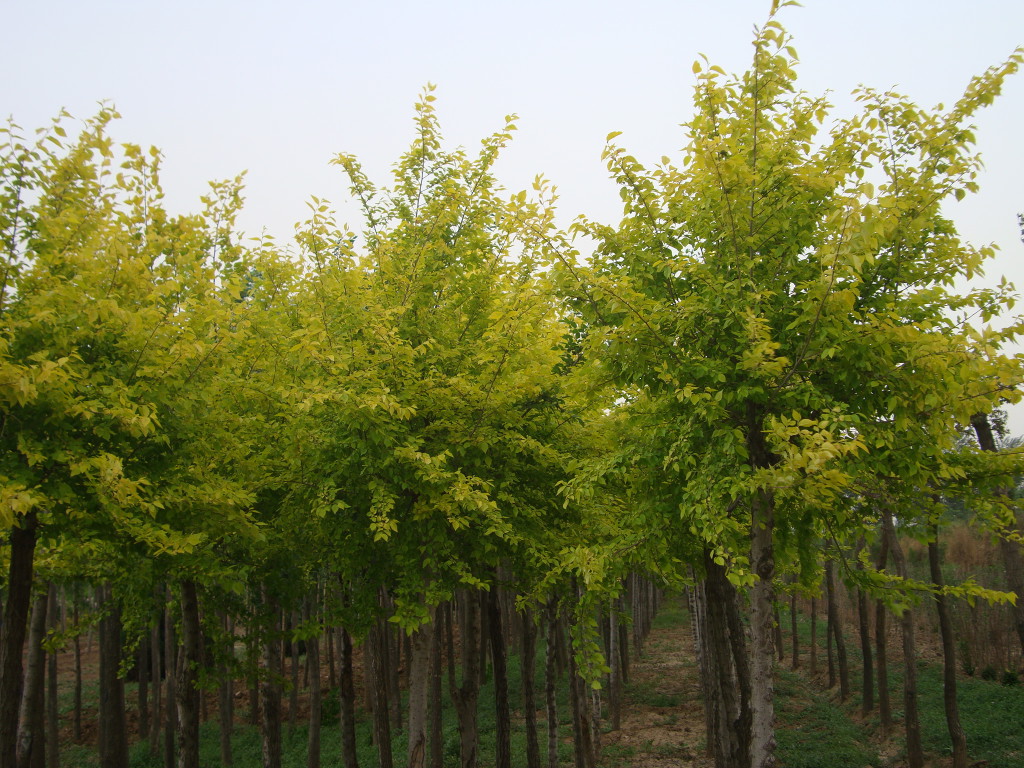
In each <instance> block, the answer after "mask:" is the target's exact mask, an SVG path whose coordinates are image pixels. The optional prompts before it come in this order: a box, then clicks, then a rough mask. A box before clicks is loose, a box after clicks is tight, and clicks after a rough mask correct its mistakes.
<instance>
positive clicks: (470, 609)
mask: <svg viewBox="0 0 1024 768" xmlns="http://www.w3.org/2000/svg"><path fill="white" fill-rule="evenodd" d="M458 602H459V614H460V621H459V628H460V630H461V638H462V648H461V656H462V682H461V684H460V685H458V686H456V685H455V675H452V674H449V675H448V686H449V694H450V695H451V699H452V703H454V704H455V711H456V714H457V715H458V720H459V755H460V757H459V761H460V762H459V764H460V766H461V768H476V765H477V752H478V745H479V743H480V734H479V730H478V728H477V700H478V699H479V696H480V677H481V670H480V645H481V637H480V600H479V598H478V596H477V595H476V593H473V592H466V591H462V592H460V593H459V601H458ZM449 631H451V627H450V626H449ZM450 647H451V642H449V648H450Z"/></svg>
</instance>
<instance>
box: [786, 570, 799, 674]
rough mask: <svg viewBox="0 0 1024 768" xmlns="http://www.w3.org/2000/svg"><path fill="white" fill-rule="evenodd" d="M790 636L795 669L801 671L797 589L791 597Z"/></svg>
mask: <svg viewBox="0 0 1024 768" xmlns="http://www.w3.org/2000/svg"><path fill="white" fill-rule="evenodd" d="M789 635H790V640H791V642H792V643H793V669H800V636H799V634H797V622H796V590H795V589H794V590H793V594H792V595H790V596H789Z"/></svg>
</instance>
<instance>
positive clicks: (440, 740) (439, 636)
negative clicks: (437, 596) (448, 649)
mask: <svg viewBox="0 0 1024 768" xmlns="http://www.w3.org/2000/svg"><path fill="white" fill-rule="evenodd" d="M446 608H447V606H446V605H441V606H439V607H438V608H437V610H436V611H435V614H434V615H435V616H436V619H435V627H434V631H433V632H432V633H431V639H430V685H429V692H428V696H429V699H430V700H429V702H428V706H427V710H428V713H429V714H428V721H429V722H428V723H427V731H428V732H429V740H428V743H429V747H430V753H429V756H428V760H427V762H428V765H429V766H430V768H444V727H443V723H442V717H441V715H442V706H443V702H442V701H441V694H442V691H441V679H442V668H441V648H442V647H443V645H444V639H445V637H446V636H447V635H446V633H445V623H446V619H447V616H448V612H447V610H446Z"/></svg>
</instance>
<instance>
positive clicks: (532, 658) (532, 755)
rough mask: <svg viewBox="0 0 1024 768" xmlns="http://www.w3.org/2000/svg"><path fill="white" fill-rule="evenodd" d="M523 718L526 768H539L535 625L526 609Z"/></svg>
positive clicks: (523, 642)
mask: <svg viewBox="0 0 1024 768" xmlns="http://www.w3.org/2000/svg"><path fill="white" fill-rule="evenodd" d="M522 633H523V636H522V647H523V653H522V660H523V663H522V667H523V716H524V717H525V720H526V768H541V761H540V740H539V738H538V735H537V683H536V678H535V675H534V669H535V664H536V661H537V625H536V624H535V623H534V621H533V612H532V611H531V610H529V609H528V608H527V609H525V610H524V612H523V620H522Z"/></svg>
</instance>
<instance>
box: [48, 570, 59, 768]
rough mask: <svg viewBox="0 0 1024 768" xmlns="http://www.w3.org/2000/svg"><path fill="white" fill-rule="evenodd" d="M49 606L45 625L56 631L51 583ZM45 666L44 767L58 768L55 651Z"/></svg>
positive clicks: (55, 601)
mask: <svg viewBox="0 0 1024 768" xmlns="http://www.w3.org/2000/svg"><path fill="white" fill-rule="evenodd" d="M49 604H50V605H49V616H48V618H47V624H49V626H50V628H51V629H52V630H54V631H56V630H59V629H60V628H61V627H60V621H59V618H60V617H59V615H58V611H57V587H56V585H54V584H53V582H51V583H50V598H49ZM46 666H47V686H46V765H47V766H48V768H59V766H60V708H59V707H58V703H57V651H54V652H53V653H49V654H47V658H46Z"/></svg>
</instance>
